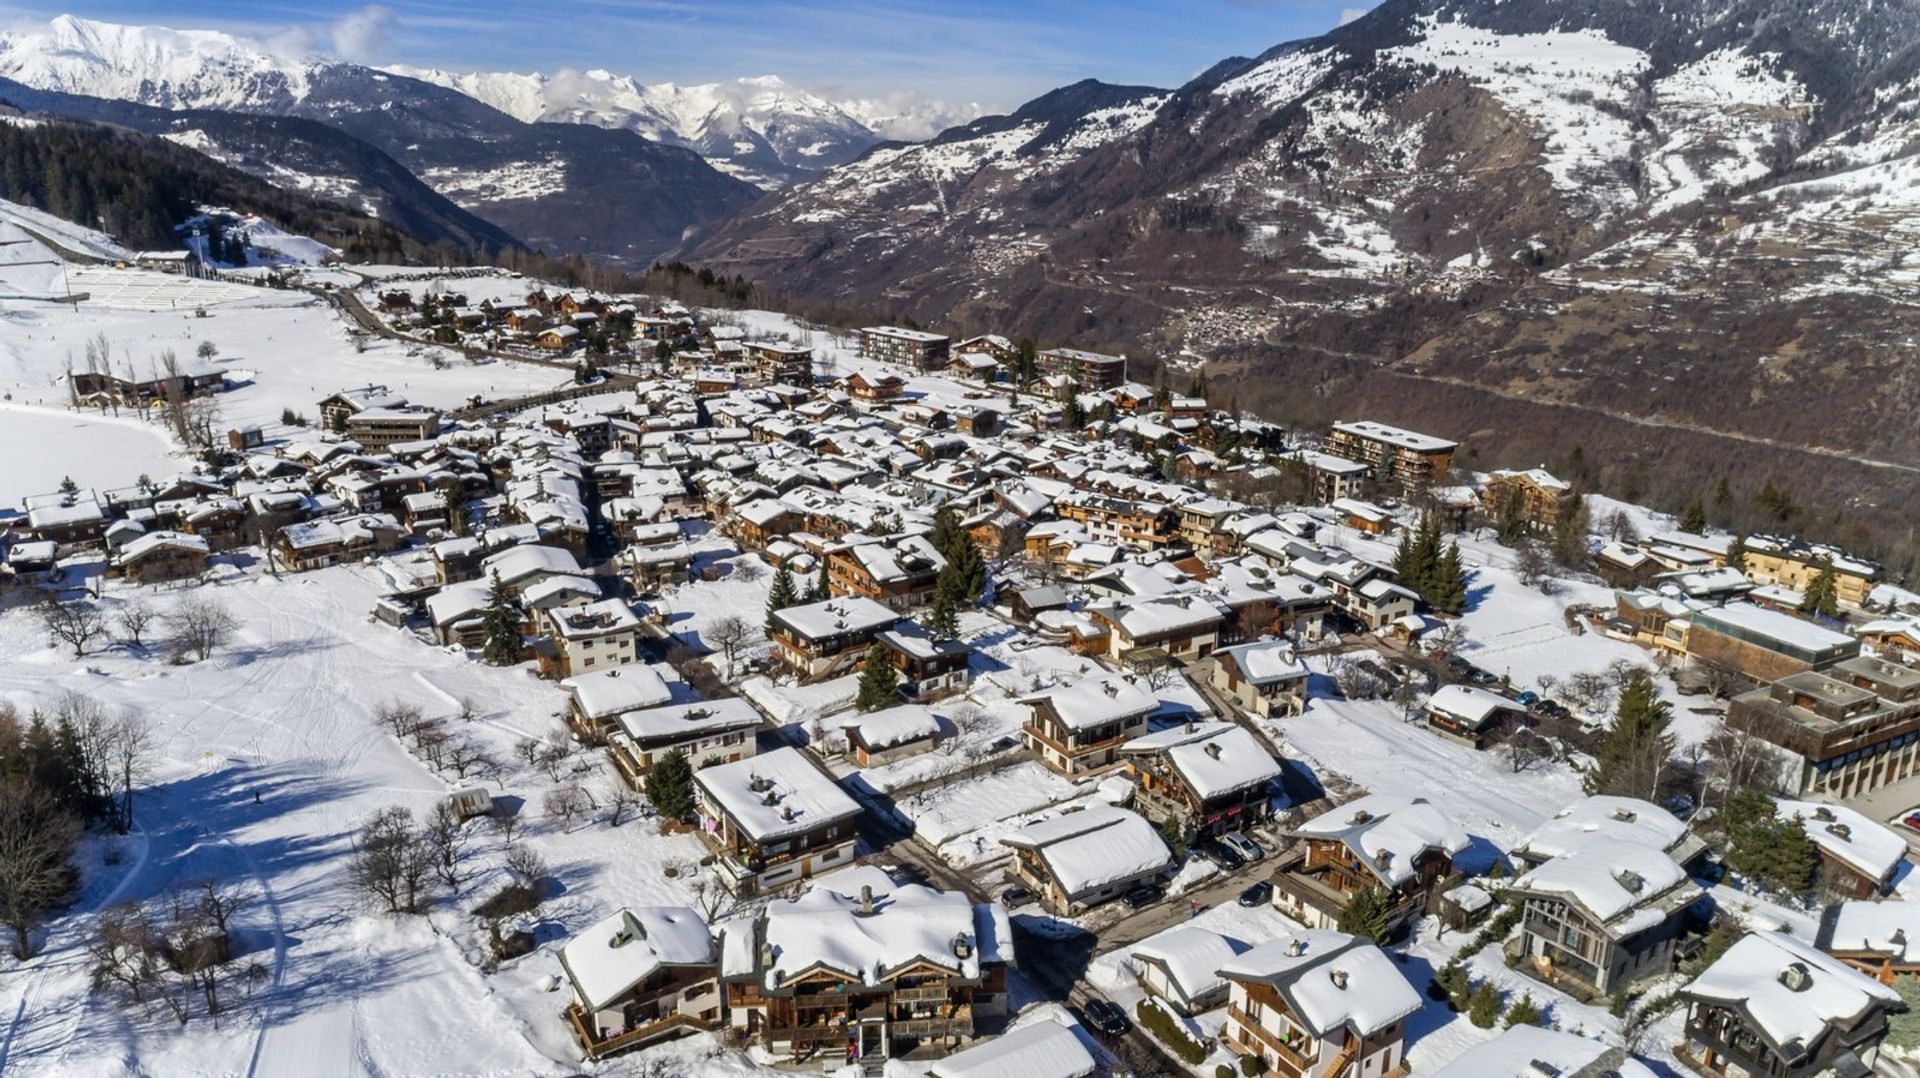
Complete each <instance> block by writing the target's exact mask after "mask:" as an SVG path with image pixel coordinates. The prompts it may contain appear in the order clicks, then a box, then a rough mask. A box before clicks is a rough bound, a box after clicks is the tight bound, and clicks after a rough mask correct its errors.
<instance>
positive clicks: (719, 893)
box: [687, 872, 739, 924]
mask: <svg viewBox="0 0 1920 1078" xmlns="http://www.w3.org/2000/svg"><path fill="white" fill-rule="evenodd" d="M687 887H688V889H689V890H691V891H692V892H693V902H692V905H693V908H694V909H695V910H697V911H699V913H700V917H701V919H702V920H704V921H706V922H707V923H708V924H712V923H714V922H715V921H718V920H721V919H722V918H725V917H728V916H731V915H732V914H733V913H734V912H735V911H736V910H738V909H739V900H738V899H736V898H734V896H733V892H731V891H729V890H727V888H726V885H724V884H722V883H721V882H720V880H719V879H718V878H717V877H715V876H714V874H713V873H711V872H703V873H701V874H699V875H698V876H695V877H694V878H693V880H692V882H690V883H689V884H688V885H687Z"/></svg>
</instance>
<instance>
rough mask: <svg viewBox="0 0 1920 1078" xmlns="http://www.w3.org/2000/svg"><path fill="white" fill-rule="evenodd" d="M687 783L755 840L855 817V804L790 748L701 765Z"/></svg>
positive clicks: (767, 838) (828, 778)
mask: <svg viewBox="0 0 1920 1078" xmlns="http://www.w3.org/2000/svg"><path fill="white" fill-rule="evenodd" d="M693 781H694V784H695V785H697V786H699V787H700V789H701V790H702V791H703V792H704V793H705V794H706V795H707V798H708V800H709V801H710V802H711V803H713V804H715V805H717V806H718V807H719V808H720V809H722V810H723V811H724V812H726V814H727V815H728V816H730V817H732V818H733V820H734V822H735V823H736V824H738V825H739V827H740V829H741V831H742V832H744V833H745V834H746V835H747V837H748V838H750V839H752V840H753V841H755V842H769V841H773V840H775V839H780V838H785V837H787V836H789V835H797V834H800V833H802V832H804V831H811V830H813V829H814V828H816V827H820V826H822V825H824V824H828V823H831V822H833V821H835V820H845V819H851V818H853V817H855V816H858V815H860V804H859V802H857V801H855V800H854V799H853V798H851V797H849V796H847V792H846V791H845V790H842V789H841V788H840V785H839V784H838V783H836V782H834V781H833V779H832V778H830V777H829V776H828V775H827V774H826V773H825V772H823V771H821V770H820V769H819V768H817V767H815V766H813V764H812V762H811V761H809V760H808V759H807V758H806V756H805V755H804V754H802V753H801V752H800V750H799V749H796V748H792V747H791V746H789V747H784V748H778V749H775V750H773V751H772V752H768V753H763V754H761V755H759V756H752V757H749V758H747V759H745V760H736V761H734V762H733V763H730V764H715V765H714V766H712V767H703V768H701V769H700V770H698V771H695V772H694V773H693Z"/></svg>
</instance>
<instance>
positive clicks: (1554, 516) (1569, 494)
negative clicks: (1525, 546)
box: [1480, 468, 1573, 535]
mask: <svg viewBox="0 0 1920 1078" xmlns="http://www.w3.org/2000/svg"><path fill="white" fill-rule="evenodd" d="M1572 500H1573V486H1572V484H1570V483H1568V482H1567V481H1566V480H1564V479H1556V478H1554V477H1553V475H1551V474H1550V473H1549V472H1548V471H1547V470H1546V469H1545V468H1529V469H1527V470H1526V471H1497V472H1494V473H1493V474H1492V475H1489V476H1488V477H1487V482H1486V485H1485V486H1484V487H1482V488H1481V490H1480V506H1481V509H1482V511H1483V512H1485V513H1486V515H1487V518H1488V519H1489V520H1493V521H1497V522H1500V523H1503V524H1504V523H1505V522H1507V521H1510V520H1511V521H1516V522H1518V523H1519V524H1520V525H1522V526H1523V527H1525V529H1526V530H1527V531H1529V532H1532V533H1533V534H1535V535H1548V534H1551V533H1552V531H1553V529H1554V526H1555V525H1556V524H1558V523H1559V521H1560V513H1561V511H1562V510H1563V509H1564V508H1565V507H1566V505H1567V503H1569V502H1571V501H1572Z"/></svg>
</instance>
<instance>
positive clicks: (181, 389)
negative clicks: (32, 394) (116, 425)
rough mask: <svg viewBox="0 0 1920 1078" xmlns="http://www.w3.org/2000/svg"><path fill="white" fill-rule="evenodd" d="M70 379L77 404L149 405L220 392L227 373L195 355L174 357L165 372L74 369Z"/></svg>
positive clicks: (223, 386) (129, 406)
mask: <svg viewBox="0 0 1920 1078" xmlns="http://www.w3.org/2000/svg"><path fill="white" fill-rule="evenodd" d="M71 382H72V384H71V386H70V388H71V389H72V391H73V397H74V400H75V401H77V402H78V403H81V404H96V405H105V404H114V405H118V406H120V407H123V408H147V407H151V406H152V405H154V404H156V403H158V402H161V401H168V400H175V399H178V400H191V399H193V398H195V397H204V396H207V395H208V394H212V393H218V392H220V391H221V390H222V389H224V388H226V372H225V371H223V370H222V369H221V368H219V367H217V366H215V365H214V364H212V363H210V362H208V361H207V360H204V359H200V358H199V357H197V356H196V357H193V358H190V359H185V360H175V361H174V364H173V369H172V370H171V371H167V372H165V373H162V372H161V370H159V369H158V368H154V369H151V370H149V372H148V374H147V376H146V377H145V378H142V377H140V376H139V375H137V374H134V373H133V372H132V371H128V372H127V375H126V376H124V377H123V376H121V375H118V374H114V373H113V372H112V371H110V370H108V371H75V372H73V374H72V375H71Z"/></svg>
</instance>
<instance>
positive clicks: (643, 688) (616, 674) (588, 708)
mask: <svg viewBox="0 0 1920 1078" xmlns="http://www.w3.org/2000/svg"><path fill="white" fill-rule="evenodd" d="M560 684H561V685H562V686H564V687H565V688H566V689H567V690H568V691H569V692H571V693H573V702H574V705H575V706H576V707H578V708H579V709H580V713H581V714H583V715H585V716H586V717H588V718H590V719H610V718H612V717H613V716H615V715H618V714H621V713H622V712H627V711H638V710H639V709H641V708H647V707H659V706H660V705H661V704H664V703H666V702H667V701H669V700H671V699H673V690H672V689H670V688H668V687H667V681H666V679H665V678H663V677H661V676H660V672H659V671H657V670H655V669H654V668H653V667H651V666H647V665H644V664H641V663H633V664H630V665H627V666H623V667H621V668H619V669H618V670H601V671H598V672H597V673H592V674H575V675H574V676H573V677H570V678H568V679H566V680H565V681H562V682H561V683H560Z"/></svg>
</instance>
